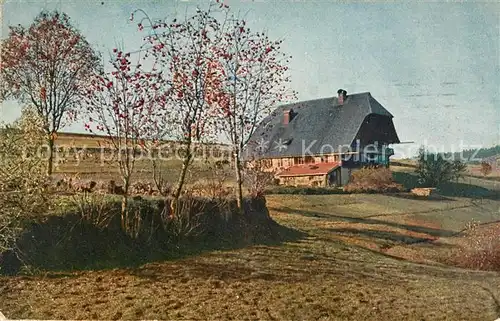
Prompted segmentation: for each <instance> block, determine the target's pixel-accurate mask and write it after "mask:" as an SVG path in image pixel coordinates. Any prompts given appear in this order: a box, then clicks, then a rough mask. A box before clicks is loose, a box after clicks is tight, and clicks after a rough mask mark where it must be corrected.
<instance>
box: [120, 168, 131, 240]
mask: <svg viewBox="0 0 500 321" xmlns="http://www.w3.org/2000/svg"><path fill="white" fill-rule="evenodd" d="M129 186H130V175H127V176H124V177H123V195H122V211H121V216H122V227H123V229H124V231H125V233H128V228H129V223H130V222H129V218H128V214H129V213H128V190H129Z"/></svg>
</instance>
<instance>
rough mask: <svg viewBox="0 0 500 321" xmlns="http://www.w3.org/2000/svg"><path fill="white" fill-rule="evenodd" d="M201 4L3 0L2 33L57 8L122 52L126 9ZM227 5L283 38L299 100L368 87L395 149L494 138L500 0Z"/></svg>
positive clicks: (15, 111) (11, 115)
mask: <svg viewBox="0 0 500 321" xmlns="http://www.w3.org/2000/svg"><path fill="white" fill-rule="evenodd" d="M101 3H103V4H101ZM206 3H207V2H195V1H174V0H172V1H159V0H157V1H144V0H143V1H132V0H122V1H117V0H115V1H106V0H104V1H100V0H99V1H93V0H81V1H70V0H57V1H43V0H36V1H23V0H14V1H12V0H7V1H6V2H5V3H4V4H3V12H2V15H3V17H2V18H3V24H2V37H5V36H6V35H7V26H8V25H13V24H24V25H28V24H29V23H30V22H31V21H32V20H33V18H34V17H35V16H36V15H37V14H38V12H39V11H40V10H42V9H59V10H62V11H64V12H66V13H67V14H69V15H70V17H71V18H72V21H73V23H74V24H75V25H76V26H77V27H78V28H79V29H80V30H81V31H82V33H83V34H84V35H85V36H86V37H87V39H88V40H89V41H90V42H91V43H92V44H93V45H94V46H95V47H96V48H97V49H98V50H100V51H102V52H103V54H104V55H105V56H106V55H107V52H108V51H109V50H110V49H111V48H113V47H115V46H116V45H117V44H119V45H122V46H124V47H125V49H134V48H137V47H138V46H139V45H140V44H141V35H142V34H141V33H139V32H138V31H137V28H136V22H134V23H132V22H130V21H129V16H130V13H131V11H132V10H134V9H137V8H141V9H144V10H145V11H146V12H148V13H149V14H150V15H151V16H152V17H155V18H161V17H164V16H168V15H174V14H182V13H184V12H185V10H186V8H193V7H194V6H196V5H202V6H204V5H206ZM226 3H227V4H229V5H230V6H231V7H232V8H233V10H236V11H239V12H240V13H241V15H245V16H246V18H247V21H248V24H249V26H250V27H252V28H254V29H265V30H267V31H268V32H269V34H270V35H271V36H273V37H276V38H284V39H285V43H284V46H283V49H284V50H285V51H286V52H287V53H290V54H291V55H292V56H293V60H292V63H291V66H290V67H291V70H292V79H293V83H292V86H293V88H294V89H295V90H297V91H298V93H299V99H300V100H307V99H314V98H321V97H328V96H334V95H336V92H337V90H338V89H339V88H343V89H345V90H347V92H348V93H354V92H365V91H369V92H371V93H372V95H373V96H374V97H375V98H376V99H377V100H378V101H379V102H380V103H382V105H384V106H385V107H386V108H387V109H388V110H389V111H390V112H391V113H392V114H393V115H394V123H395V126H396V130H397V131H398V134H399V137H400V139H401V140H402V141H414V142H415V144H413V145H400V146H399V147H397V148H396V151H397V152H398V154H400V155H403V154H408V153H409V151H408V149H413V150H416V149H417V148H418V146H419V145H420V144H423V143H427V144H433V145H435V146H437V147H436V148H438V149H444V150H447V151H450V150H455V151H457V150H458V149H459V147H460V144H461V142H463V144H464V145H462V146H465V148H472V147H476V146H478V145H482V146H485V147H489V146H492V145H495V144H500V34H499V28H500V4H498V3H496V2H470V3H453V2H446V3H445V2H443V3H425V4H424V3H420V4H417V3H413V2H399V3H383V2H379V3H362V2H331V1H330V2H328V1H299V2H297V1H236V0H227V1H226ZM18 115H19V106H18V105H17V104H16V103H15V102H5V103H4V104H3V106H2V107H1V108H0V118H1V119H2V120H4V121H11V120H13V119H15V118H16V117H17V116H18ZM66 130H68V131H77V132H78V131H83V126H82V124H81V123H77V124H74V125H72V126H71V127H69V128H66Z"/></svg>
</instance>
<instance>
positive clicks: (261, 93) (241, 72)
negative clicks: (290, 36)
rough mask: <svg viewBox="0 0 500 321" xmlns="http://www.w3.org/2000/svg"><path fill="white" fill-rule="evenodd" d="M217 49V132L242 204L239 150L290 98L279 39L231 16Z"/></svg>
mask: <svg viewBox="0 0 500 321" xmlns="http://www.w3.org/2000/svg"><path fill="white" fill-rule="evenodd" d="M223 34H224V37H223V39H222V41H221V43H220V45H219V46H217V47H216V48H215V50H216V51H217V57H218V62H217V66H218V68H220V70H219V75H220V80H221V83H220V87H219V88H220V92H219V93H220V95H219V96H220V97H219V98H218V104H219V106H220V108H219V109H218V111H219V121H220V122H219V130H220V132H222V133H224V134H225V135H226V137H227V138H228V140H229V141H230V143H231V145H232V146H233V158H234V166H235V174H236V181H237V201H238V206H239V208H240V210H241V209H242V201H243V189H242V183H243V177H242V169H243V160H242V151H243V150H244V148H245V147H246V145H247V144H248V142H249V140H250V137H251V136H252V134H253V133H254V131H255V129H256V128H257V126H258V125H259V123H260V122H261V120H262V119H263V118H264V117H265V116H267V115H268V114H269V113H270V112H271V110H272V109H273V108H275V107H276V104H277V103H278V102H282V101H285V100H288V99H293V98H294V97H295V93H294V92H291V91H289V90H288V87H287V85H288V82H289V81H290V77H289V76H288V66H287V65H288V63H289V59H290V58H291V57H289V56H286V55H285V54H284V53H283V52H282V51H281V44H282V40H276V41H274V40H270V39H269V37H268V36H267V35H266V34H265V33H263V32H252V31H251V30H250V29H249V28H248V27H247V26H246V23H245V21H244V20H241V19H237V18H235V17H232V18H230V19H228V20H227V22H226V24H225V30H224V33H223Z"/></svg>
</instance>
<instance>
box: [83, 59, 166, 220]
mask: <svg viewBox="0 0 500 321" xmlns="http://www.w3.org/2000/svg"><path fill="white" fill-rule="evenodd" d="M110 63H111V67H112V69H111V71H110V72H98V73H96V74H94V75H93V76H92V77H91V78H92V81H91V86H90V87H89V88H88V90H87V93H86V96H85V101H86V105H87V110H88V113H89V121H88V123H87V124H86V125H85V127H86V128H87V129H88V130H90V131H100V132H103V133H105V134H106V135H107V137H108V139H109V141H110V142H111V146H112V149H113V150H114V152H115V155H114V156H115V158H114V160H115V161H116V164H117V165H118V167H119V171H120V175H121V178H122V181H123V196H122V226H123V227H124V228H125V229H126V230H127V229H128V226H129V223H130V219H129V217H128V214H129V213H128V194H129V189H130V186H131V182H132V177H133V174H134V172H135V165H136V161H137V160H138V159H139V158H140V157H142V155H143V152H144V149H145V146H146V143H145V141H146V139H148V138H149V137H150V136H151V133H152V132H154V131H155V130H156V129H157V128H158V127H159V126H163V121H164V120H165V119H166V117H167V115H168V110H167V109H166V108H165V106H166V105H165V101H166V96H165V92H166V85H165V84H166V82H165V81H164V79H163V76H162V73H161V72H157V71H155V70H154V68H153V70H152V71H144V70H143V68H142V66H141V64H140V63H137V64H132V63H131V54H130V53H123V52H122V51H119V50H118V49H114V50H113V54H112V58H111V61H110Z"/></svg>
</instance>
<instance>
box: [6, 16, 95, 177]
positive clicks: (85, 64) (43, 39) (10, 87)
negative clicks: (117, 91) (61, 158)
mask: <svg viewBox="0 0 500 321" xmlns="http://www.w3.org/2000/svg"><path fill="white" fill-rule="evenodd" d="M1 57H2V60H1V67H0V77H1V81H0V82H1V85H2V86H1V100H2V101H3V100H4V99H10V98H14V99H17V100H19V101H21V102H23V103H29V104H32V105H33V106H34V107H35V108H36V111H37V112H38V114H39V115H40V116H41V117H42V119H43V121H44V124H43V129H44V131H45V133H46V135H47V141H48V148H49V150H48V153H49V157H48V166H47V173H48V174H49V175H51V174H52V171H53V159H54V151H53V149H54V139H55V134H56V133H57V132H58V131H59V129H61V128H62V127H64V125H65V120H67V119H69V120H71V119H74V117H75V116H76V115H77V112H78V109H79V107H80V106H81V105H80V101H81V99H82V96H83V92H84V90H85V89H86V87H87V85H88V76H89V74H91V73H92V72H93V71H94V70H95V69H96V68H98V66H99V60H100V59H99V56H98V55H97V54H96V52H95V51H94V50H93V49H92V47H91V46H90V44H89V43H88V42H87V41H86V40H85V38H84V37H83V35H82V34H81V33H80V32H79V31H78V30H77V29H76V28H75V27H73V26H72V25H71V23H70V19H69V17H68V16H67V15H66V14H64V13H60V12H57V11H54V12H46V11H43V12H41V13H40V14H39V15H38V16H37V17H36V18H35V21H34V22H33V23H32V24H31V26H30V27H29V28H25V27H23V26H14V27H10V31H9V36H8V37H7V38H6V39H5V40H3V41H2V44H1ZM64 117H67V119H65V118H64Z"/></svg>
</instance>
